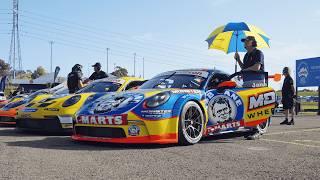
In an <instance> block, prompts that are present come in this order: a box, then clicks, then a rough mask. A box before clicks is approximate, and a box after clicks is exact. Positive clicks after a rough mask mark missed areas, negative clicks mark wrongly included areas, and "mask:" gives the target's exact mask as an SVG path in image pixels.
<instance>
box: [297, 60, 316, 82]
mask: <svg viewBox="0 0 320 180" xmlns="http://www.w3.org/2000/svg"><path fill="white" fill-rule="evenodd" d="M296 81H297V87H308V86H320V57H316V58H309V59H300V60H296Z"/></svg>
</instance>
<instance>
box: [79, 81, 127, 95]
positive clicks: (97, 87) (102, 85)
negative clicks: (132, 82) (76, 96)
mask: <svg viewBox="0 0 320 180" xmlns="http://www.w3.org/2000/svg"><path fill="white" fill-rule="evenodd" d="M120 86H121V84H119V83H115V82H93V83H91V84H89V85H87V86H86V87H84V88H82V89H80V90H79V91H78V92H77V93H87V92H115V91H117V90H118V89H119V88H120Z"/></svg>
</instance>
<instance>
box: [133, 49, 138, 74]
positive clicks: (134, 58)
mask: <svg viewBox="0 0 320 180" xmlns="http://www.w3.org/2000/svg"><path fill="white" fill-rule="evenodd" d="M136 55H137V54H136V53H134V54H133V76H136Z"/></svg>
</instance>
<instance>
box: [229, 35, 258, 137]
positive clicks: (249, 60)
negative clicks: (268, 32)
mask: <svg viewBox="0 0 320 180" xmlns="http://www.w3.org/2000/svg"><path fill="white" fill-rule="evenodd" d="M241 41H242V42H243V43H244V47H245V49H246V50H247V53H246V54H245V55H244V58H243V62H241V60H240V56H239V54H238V52H236V53H235V55H234V58H235V59H236V61H237V62H238V64H239V65H240V67H241V70H242V71H264V55H263V53H262V51H260V50H259V49H257V41H256V40H255V38H254V37H253V36H247V37H246V38H245V39H241ZM252 78H254V80H261V79H263V78H264V77H260V76H259V75H258V76H257V75H250V74H243V83H244V86H245V84H250V83H246V81H251V80H253V79H252ZM260 135H261V134H260V132H259V130H258V129H254V130H253V132H252V133H251V134H249V135H248V136H246V138H247V139H249V140H255V139H258V138H259V137H260Z"/></svg>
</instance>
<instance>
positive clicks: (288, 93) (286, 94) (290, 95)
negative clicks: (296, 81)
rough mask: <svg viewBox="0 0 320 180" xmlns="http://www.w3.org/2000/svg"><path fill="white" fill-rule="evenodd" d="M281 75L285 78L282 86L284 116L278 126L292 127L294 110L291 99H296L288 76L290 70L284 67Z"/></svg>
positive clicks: (291, 80)
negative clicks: (289, 117) (289, 118)
mask: <svg viewBox="0 0 320 180" xmlns="http://www.w3.org/2000/svg"><path fill="white" fill-rule="evenodd" d="M282 74H283V75H284V76H285V78H284V81H283V85H282V91H281V92H282V105H283V110H284V114H285V118H286V119H285V120H284V121H282V122H281V123H280V124H281V125H284V124H287V125H294V110H293V108H294V107H293V104H294V103H293V99H294V98H295V97H296V95H295V89H294V86H293V79H292V78H291V76H290V70H289V68H288V67H284V68H283V71H282ZM289 112H290V113H291V121H290V122H289V121H288V116H289Z"/></svg>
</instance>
